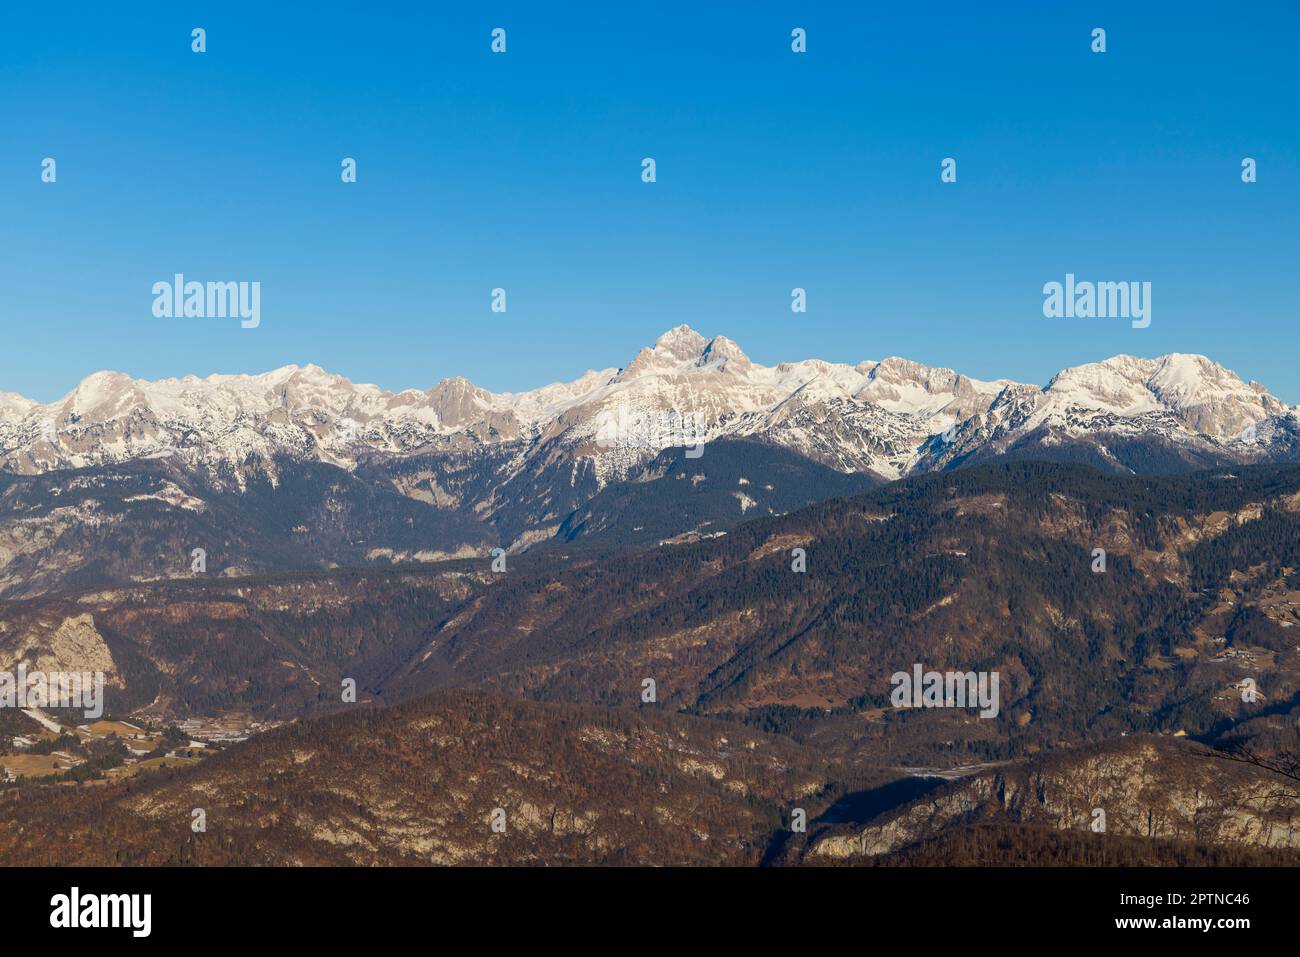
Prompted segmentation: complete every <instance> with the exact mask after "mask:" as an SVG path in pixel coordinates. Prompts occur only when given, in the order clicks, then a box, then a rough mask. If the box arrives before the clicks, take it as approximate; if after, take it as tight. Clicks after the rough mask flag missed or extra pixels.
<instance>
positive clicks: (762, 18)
mask: <svg viewBox="0 0 1300 957" xmlns="http://www.w3.org/2000/svg"><path fill="white" fill-rule="evenodd" d="M270 6H271V5H269V4H265V3H257V4H244V3H221V4H215V3H214V4H186V3H156V4H153V3H133V4H126V5H114V8H113V9H112V11H111V12H107V8H106V7H105V5H103V4H94V5H91V4H80V5H79V4H62V5H59V6H58V7H57V10H58V11H59V12H58V13H57V14H50V13H42V12H40V11H41V9H42V8H41V7H39V6H33V5H16V4H7V5H5V9H4V10H3V12H0V108H2V112H3V116H4V122H3V123H2V124H0V242H2V246H0V249H3V256H2V257H0V331H2V332H3V338H2V339H0V342H3V347H2V348H0V391H16V392H20V393H22V394H24V395H28V396H30V397H32V398H36V399H40V400H43V401H48V400H50V399H53V398H55V397H57V396H59V395H60V394H62V393H64V392H66V391H67V390H68V389H70V388H71V387H72V386H73V385H75V383H76V382H77V381H78V380H79V379H80V378H82V377H83V376H85V375H86V374H88V373H90V372H92V371H96V370H98V369H104V368H109V369H116V370H120V371H123V372H127V373H129V374H132V375H136V376H143V377H148V378H157V377H163V376H172V375H184V374H188V373H197V374H200V375H206V374H209V373H212V372H260V371H265V370H267V369H270V368H274V367H276V366H280V365H284V364H287V363H291V362H296V363H301V364H305V363H308V362H313V363H316V364H318V365H320V366H323V367H324V368H326V369H328V370H330V371H332V372H338V373H341V374H344V375H347V376H349V377H350V378H352V379H354V380H357V381H364V382H376V383H378V384H380V385H382V386H384V387H386V388H392V389H398V388H408V387H418V388H426V387H428V386H430V385H432V384H433V383H434V382H436V381H437V380H439V379H441V378H444V377H446V376H449V375H465V376H468V377H469V378H471V379H472V380H474V381H475V382H477V383H479V384H480V385H483V386H485V387H488V388H492V389H498V390H500V389H520V388H528V387H533V386H537V385H541V384H543V383H545V382H549V381H554V380H557V379H567V378H573V377H575V376H576V375H578V374H579V373H581V372H582V371H583V370H585V369H587V368H593V367H594V368H603V367H606V366H611V365H619V364H622V363H624V362H627V361H629V360H630V359H631V358H632V356H633V355H634V354H635V352H636V349H637V348H638V347H640V346H641V345H644V344H648V343H649V342H651V341H653V339H654V338H655V337H656V336H657V335H658V334H659V333H660V332H662V331H663V330H665V329H667V328H669V327H670V326H673V325H676V324H678V323H681V322H686V323H690V324H691V325H692V326H694V327H695V328H697V329H698V330H700V331H701V332H703V333H705V334H708V335H713V334H724V335H727V336H729V337H730V338H732V339H735V340H736V341H737V342H739V343H740V344H741V346H742V347H743V348H744V349H745V350H746V351H747V352H748V353H749V355H750V356H751V357H752V358H754V359H755V360H756V361H760V362H776V361H780V360H785V359H797V358H804V357H810V356H815V357H819V358H826V359H832V360H838V361H857V360H860V359H866V358H883V357H884V356H886V355H891V354H893V355H903V356H906V357H908V358H912V359H916V360H919V361H922V362H927V363H931V364H935V365H945V366H950V367H952V368H956V369H958V370H960V371H963V372H966V373H968V374H971V375H975V376H979V377H984V378H994V377H998V376H1009V377H1012V378H1017V379H1020V380H1024V381H1034V382H1043V381H1046V379H1047V378H1048V377H1049V376H1050V375H1051V374H1052V373H1053V372H1055V371H1056V370H1057V369H1060V368H1062V367H1065V366H1068V365H1076V364H1079V363H1081V362H1087V361H1092V360H1096V359H1100V358H1103V357H1106V356H1109V355H1113V354H1116V353H1131V354H1137V355H1146V356H1153V355H1160V354H1163V353H1166V352H1175V351H1177V352H1200V353H1205V354H1207V355H1210V356H1211V357H1213V358H1215V359H1217V360H1218V361H1220V362H1222V363H1224V364H1225V365H1227V366H1229V367H1230V368H1233V369H1235V370H1236V371H1237V372H1238V373H1240V374H1241V375H1242V376H1243V377H1245V378H1255V379H1258V380H1260V381H1262V382H1264V383H1265V384H1266V385H1268V386H1269V387H1270V389H1271V390H1272V391H1273V392H1274V393H1275V394H1277V395H1279V396H1280V397H1282V398H1283V399H1286V400H1287V401H1290V402H1300V382H1297V377H1296V373H1295V364H1296V359H1297V356H1300V349H1297V345H1300V334H1298V333H1297V328H1298V323H1300V314H1298V313H1300V310H1298V309H1297V304H1298V303H1300V268H1297V267H1298V265H1300V108H1298V105H1297V104H1298V101H1300V7H1298V6H1297V5H1296V4H1294V3H1290V2H1261V3H1256V4H1251V5H1249V6H1248V7H1242V6H1241V5H1240V4H1233V3H1226V2H1225V3H1214V4H1209V3H1195V2H1193V3H1182V2H1180V3H1150V4H1148V3H1143V4H1133V3H1086V4H1058V3H1043V2H1041V0H1035V2H1025V3H1006V4H999V5H997V6H999V7H1000V8H1001V9H1002V12H1000V13H997V14H991V13H989V12H988V11H989V10H990V9H992V8H991V6H990V5H989V4H987V3H936V4H923V5H920V4H918V5H903V4H887V5H886V4H859V3H843V4H832V3H799V2H784V3H768V2H746V3H743V4H742V3H725V4H724V3H716V4H701V3H690V4H677V3H671V2H656V3H654V4H650V5H637V4H626V5H622V4H620V5H611V4H584V3H573V4H563V5H558V4H537V3H530V4H515V5H510V4H491V3H485V4H477V3H475V4H457V5H448V4H435V3H421V4H410V5H401V4H388V3H371V4H330V3H322V4H318V5H314V6H313V8H312V11H313V12H311V13H304V12H301V11H299V12H294V13H286V12H276V11H273V10H270V9H269V7H270ZM286 6H288V5H286ZM908 6H915V8H916V12H914V13H909V12H906V10H905V9H904V8H905V7H908ZM304 9H305V8H304ZM196 26H201V27H204V28H205V29H206V30H207V34H208V52H206V53H204V54H195V53H192V52H191V51H190V30H191V29H192V28H193V27H196ZM498 26H499V27H503V28H505V29H506V30H507V42H508V52H507V53H506V54H505V55H493V54H492V53H491V52H490V50H489V42H490V31H491V30H492V28H494V27H498ZM796 26H799V27H804V28H805V29H806V30H807V32H808V52H807V53H806V54H804V55H796V54H793V53H792V52H791V51H790V45H789V44H790V40H789V36H790V30H791V29H792V28H793V27H796ZM1098 26H1100V27H1104V28H1105V29H1106V30H1107V46H1108V49H1107V52H1106V53H1105V54H1094V53H1092V52H1091V51H1090V49H1089V47H1090V42H1091V41H1090V31H1091V30H1092V28H1094V27H1098ZM46 156H50V157H54V158H55V159H56V160H57V162H58V181H57V183H55V184H52V185H51V184H45V183H42V182H41V181H40V163H41V160H42V158H43V157H46ZM345 156H350V157H355V158H356V160H357V163H358V182H357V183H355V184H343V183H342V182H341V181H340V177H339V170H340V166H339V164H340V160H341V159H342V158H343V157H345ZM645 156H652V157H654V158H655V159H656V162H657V167H658V182H656V183H654V184H645V183H642V182H641V179H640V171H641V166H640V163H641V159H642V158H643V157H645ZM948 156H951V157H954V158H956V160H957V163H958V181H957V182H956V183H955V184H942V183H941V182H940V179H939V172H940V162H941V160H942V159H943V158H944V157H948ZM1245 156H1250V157H1254V158H1255V159H1256V160H1257V162H1258V169H1259V181H1258V182H1257V183H1255V184H1252V185H1246V184H1243V183H1242V182H1241V178H1240V164H1241V160H1242V158H1243V157H1245ZM176 272H183V273H185V274H186V276H187V278H190V279H198V280H257V281H260V282H261V283H262V322H261V325H260V327H258V328H257V329H250V330H244V329H241V328H240V327H239V324H238V322H237V321H231V320H215V319H188V320H185V319H158V318H155V317H154V316H153V314H152V311H151V305H152V295H151V293H150V289H151V286H152V284H153V283H154V282H157V281H159V280H169V279H170V278H171V276H172V275H173V274H174V273H176ZM1067 272H1073V273H1075V274H1076V275H1077V276H1079V277H1080V278H1081V279H1095V280H1139V281H1149V282H1151V283H1152V307H1153V308H1152V318H1153V321H1152V324H1151V326H1150V328H1147V329H1143V330H1135V329H1132V328H1131V327H1130V325H1129V323H1127V322H1125V321H1123V320H1096V319H1094V320H1083V319H1073V320H1066V319H1055V320H1049V319H1046V318H1044V317H1043V314H1042V302H1043V295H1042V286H1043V284H1044V283H1045V282H1048V281H1052V280H1057V281H1060V280H1063V279H1064V276H1065V274H1066V273H1067ZM497 286H501V287H504V288H506V290H507V295H508V304H509V311H508V312H507V313H506V314H505V315H500V314H494V313H492V312H491V311H490V309H489V297H490V290H491V289H492V288H493V287H497ZM795 286H801V287H804V288H806V289H807V291H808V312H807V313H806V314H803V315H795V314H792V313H791V312H790V308H789V305H790V290H791V288H792V287H795Z"/></svg>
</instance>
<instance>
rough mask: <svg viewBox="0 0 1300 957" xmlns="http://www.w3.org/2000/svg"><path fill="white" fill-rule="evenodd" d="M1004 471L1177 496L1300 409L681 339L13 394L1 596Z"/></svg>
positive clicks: (1296, 436)
mask: <svg viewBox="0 0 1300 957" xmlns="http://www.w3.org/2000/svg"><path fill="white" fill-rule="evenodd" d="M996 459H1009V460H1015V459H1036V460H1048V461H1057V462H1062V463H1073V464H1083V465H1090V466H1093V467H1096V468H1099V469H1102V470H1105V471H1109V472H1112V473H1117V474H1139V475H1150V474H1167V473H1179V472H1187V471H1193V470H1196V469H1203V468H1213V467H1220V466H1237V465H1247V464H1270V463H1288V462H1294V461H1300V411H1298V410H1297V408H1296V407H1291V406H1288V405H1287V404H1285V403H1284V402H1282V401H1280V400H1279V399H1277V398H1276V397H1274V396H1272V395H1271V394H1270V393H1269V392H1268V391H1267V390H1266V389H1265V388H1264V387H1263V386H1261V385H1259V384H1257V383H1253V382H1251V383H1246V382H1243V381H1241V379H1240V378H1238V377H1237V376H1236V375H1235V374H1233V373H1232V372H1231V371H1229V370H1227V369H1225V368H1223V367H1222V366H1220V365H1217V364H1216V363H1214V362H1212V361H1210V360H1209V359H1206V358H1204V357H1202V356H1193V355H1178V354H1175V355H1168V356H1164V357H1161V358H1156V359H1143V358H1135V357H1132V356H1116V357H1114V358H1110V359H1106V360H1104V361H1101V362H1097V363H1091V364H1088V365H1082V366H1076V367H1073V368H1070V369H1066V370H1064V371H1062V372H1060V373H1058V374H1057V375H1056V376H1054V377H1053V378H1052V379H1051V381H1050V382H1048V383H1047V384H1046V385H1044V386H1036V385H1026V384H1022V383H1017V382H1012V381H1009V380H997V381H993V382H988V381H981V380H978V379H973V378H970V377H968V376H965V375H962V374H960V373H957V372H954V371H952V370H949V369H940V368H932V367H929V366H924V365H921V364H919V363H915V362H911V361H909V360H906V359H899V358H887V359H884V360H881V361H864V362H859V363H857V364H856V365H847V364H836V363H830V362H823V361H820V360H813V359H808V360H802V361H798V362H785V363H781V364H779V365H776V366H763V365H760V364H758V363H755V362H752V361H751V360H750V359H749V358H748V357H747V356H746V355H745V354H744V352H742V351H741V349H740V347H739V346H738V345H737V344H736V343H735V342H733V341H731V340H730V339H727V338H725V337H722V336H718V337H715V338H712V339H708V338H705V337H704V336H702V335H700V334H699V333H697V332H695V331H694V330H692V329H691V328H689V327H687V326H678V327H676V328H674V329H670V330H669V331H667V332H666V333H664V334H663V335H662V336H660V337H659V339H658V340H657V341H656V342H655V344H654V345H653V346H651V347H647V348H644V349H642V350H641V351H640V352H639V353H638V354H637V355H636V356H635V357H634V358H633V359H632V360H631V361H630V362H629V363H628V364H627V365H626V366H624V367H622V368H610V369H606V370H603V371H599V372H596V371H589V372H587V373H585V374H583V375H582V376H580V377H578V378H577V379H575V380H573V381H572V382H567V383H555V384H552V385H548V386H544V387H542V388H539V389H534V390H532V391H529V392H518V393H492V392H488V391H487V390H485V389H481V388H479V387H477V386H475V385H474V384H472V383H471V382H469V381H467V380H465V379H459V378H457V379H448V380H445V381H443V382H441V383H439V384H438V385H436V386H434V387H433V388H431V389H429V390H427V391H418V390H406V391H402V392H387V391H384V390H382V389H380V388H378V387H376V386H373V385H357V384H354V383H352V382H350V381H349V380H347V379H346V378H343V377H341V376H336V375H330V374H328V373H327V372H325V371H324V370H322V369H320V368H318V367H315V366H305V367H298V366H286V367H284V368H281V369H277V370H274V371H272V372H268V373H264V374H261V375H214V376H209V377H208V378H206V379H200V378H197V377H194V376H189V377H186V378H183V379H166V380H161V381H157V382H148V381H144V380H138V379H132V378H130V377H128V376H126V375H123V374H120V373H114V372H100V373H96V374H94V375H91V376H89V377H88V378H86V379H85V380H84V381H83V382H81V383H80V384H79V385H78V386H77V388H75V389H74V390H73V391H72V392H70V393H68V394H67V395H66V396H64V397H63V398H61V399H59V400H57V401H55V402H52V403H50V404H48V405H42V404H39V403H36V402H34V401H31V400H28V399H25V398H23V397H21V396H17V395H14V394H11V393H5V394H0V597H21V596H25V595H32V594H39V593H44V592H48V591H50V590H54V589H57V588H59V587H69V586H71V587H76V586H91V585H97V584H106V583H116V582H124V581H143V580H151V579H156V578H173V577H178V576H188V575H189V574H190V570H189V569H190V557H189V556H190V555H191V553H192V551H193V549H195V548H202V549H204V551H205V552H206V553H207V554H208V556H209V560H208V561H209V565H210V566H212V567H211V569H210V570H211V571H212V572H215V573H218V574H224V575H241V574H249V573H256V572H262V571H271V570H284V569H292V568H304V569H305V568H327V567H332V566H346V565H359V564H373V563H379V564H393V563H406V562H427V561H437V560H443V559H449V558H469V557H486V556H487V555H488V553H489V551H490V550H491V549H493V548H502V549H504V550H505V551H507V552H509V553H512V554H515V553H519V552H522V551H525V550H527V549H530V548H533V547H538V546H543V545H545V546H548V547H562V548H566V549H567V548H571V547H576V546H585V545H593V546H596V545H625V544H640V545H647V546H656V545H660V544H663V543H671V542H677V541H686V540H691V539H693V538H698V537H703V536H713V535H718V534H723V533H725V532H726V531H727V530H728V529H730V528H732V527H734V526H736V525H737V524H739V523H740V522H743V521H747V520H750V519H753V518H755V517H762V516H769V515H781V514H784V513H786V512H789V511H791V510H794V509H797V508H800V507H803V506H805V505H808V504H810V503H813V502H816V501H821V500H824V499H827V498H831V497H834V496H840V495H848V494H852V493H854V492H859V491H863V490H865V489H867V488H870V487H872V486H874V485H877V484H880V483H881V482H885V481H890V480H895V479H898V478H900V477H911V476H918V475H924V474H930V473H935V472H943V471H947V470H951V469H953V468H956V467H959V466H964V465H970V464H977V463H981V462H989V461H992V460H996Z"/></svg>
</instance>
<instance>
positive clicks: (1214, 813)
mask: <svg viewBox="0 0 1300 957" xmlns="http://www.w3.org/2000/svg"><path fill="white" fill-rule="evenodd" d="M988 822H1013V823H1016V824H1031V825H1041V826H1043V827H1045V828H1048V829H1051V830H1056V831H1083V832H1089V833H1105V834H1113V835H1118V836H1121V837H1123V836H1129V837H1140V838H1147V839H1155V840H1176V841H1183V842H1188V843H1204V844H1215V845H1246V846H1254V847H1264V848H1285V849H1290V850H1294V849H1296V848H1300V789H1297V787H1296V786H1295V785H1294V782H1287V781H1286V780H1285V779H1284V778H1280V777H1278V776H1277V775H1274V774H1270V773H1267V772H1265V771H1262V770H1260V769H1258V768H1253V767H1249V766H1243V765H1240V764H1234V763H1231V762H1227V761H1225V760H1222V759H1220V758H1215V757H1211V756H1208V754H1207V749H1205V748H1204V747H1201V746H1198V745H1192V744H1187V743H1185V742H1179V741H1170V740H1169V739H1165V738H1159V737H1145V736H1143V737H1139V738H1136V739H1127V740H1122V741H1117V742H1112V743H1110V744H1107V745H1105V746H1102V747H1094V748H1087V749H1080V750H1078V751H1071V752H1065V753H1062V754H1054V755H1051V756H1050V757H1044V758H1039V759H1036V760H1032V761H1028V762H1025V763H1021V764H1015V765H1011V766H1008V767H1003V768H996V769H991V770H987V771H982V772H979V773H976V774H973V775H970V776H968V777H965V778H963V779H961V780H960V781H958V782H956V783H954V784H951V785H947V786H945V787H942V788H941V789H940V790H939V791H937V792H935V793H931V794H928V795H926V796H924V797H921V798H918V799H916V800H914V801H911V802H908V803H906V804H904V805H903V806H901V807H898V808H895V809H893V810H892V811H890V812H889V813H887V814H884V815H881V816H880V817H879V818H877V819H876V820H873V821H872V822H871V823H870V824H869V825H867V826H866V827H861V828H855V827H852V826H834V825H831V826H827V827H825V828H823V829H821V830H820V831H819V832H818V833H814V834H813V835H812V836H811V838H810V840H809V842H808V847H807V850H806V855H807V857H808V858H809V859H812V860H825V859H830V860H857V859H864V858H873V857H879V856H882V855H889V854H894V853H898V852H900V851H905V850H906V849H907V848H908V847H909V846H911V845H915V844H919V843H921V842H924V841H927V840H933V839H934V838H935V837H937V836H939V835H940V834H942V833H943V832H944V831H947V830H950V829H953V828H956V827H961V826H969V825H971V824H976V823H988Z"/></svg>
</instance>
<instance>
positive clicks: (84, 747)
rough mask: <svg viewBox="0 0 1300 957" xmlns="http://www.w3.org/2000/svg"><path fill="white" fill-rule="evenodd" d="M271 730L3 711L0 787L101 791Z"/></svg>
mask: <svg viewBox="0 0 1300 957" xmlns="http://www.w3.org/2000/svg"><path fill="white" fill-rule="evenodd" d="M78 719H80V720H78ZM273 724H274V723H264V722H259V721H254V720H253V719H251V718H250V717H249V716H248V715H244V714H229V715H221V716H217V717H197V718H188V719H186V720H184V721H180V722H175V723H168V724H163V723H161V722H158V721H154V720H145V719H139V718H134V717H133V719H131V720H128V719H109V718H102V719H98V720H94V721H86V720H85V719H84V717H82V716H81V714H80V713H78V712H76V711H56V710H53V709H39V708H23V709H4V712H3V714H2V715H0V788H9V789H12V788H17V787H21V786H22V785H24V784H28V783H41V784H61V785H68V786H77V785H80V784H92V785H93V784H104V783H110V782H113V781H119V780H122V779H124V778H128V777H131V776H133V775H137V774H141V773H147V772H151V771H155V770H158V769H162V768H177V767H183V766H186V765H191V764H197V763H198V762H200V761H202V760H204V759H205V758H207V757H208V756H210V755H211V754H213V753H215V752H216V751H219V750H220V749H221V748H223V747H224V746H226V745H228V744H232V743H235V742H237V741H243V740H245V739H246V738H248V737H249V736H250V735H252V734H256V733H257V732H259V731H264V730H266V729H267V728H269V727H271V726H273Z"/></svg>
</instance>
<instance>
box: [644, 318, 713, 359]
mask: <svg viewBox="0 0 1300 957" xmlns="http://www.w3.org/2000/svg"><path fill="white" fill-rule="evenodd" d="M708 344H709V340H708V339H705V338H704V337H703V336H702V335H700V334H699V333H698V332H696V331H695V330H694V329H692V328H691V327H690V326H688V325H686V324H685V323H682V324H681V325H680V326H674V327H673V328H672V329H669V330H668V331H667V332H665V333H664V334H663V335H662V336H660V337H659V338H658V339H656V340H655V344H654V348H655V351H656V352H659V351H661V350H662V351H663V352H666V353H669V354H670V355H672V356H674V357H675V358H678V359H694V358H695V357H696V356H698V355H699V354H700V353H701V352H703V351H704V347H705V346H707V345H708Z"/></svg>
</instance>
